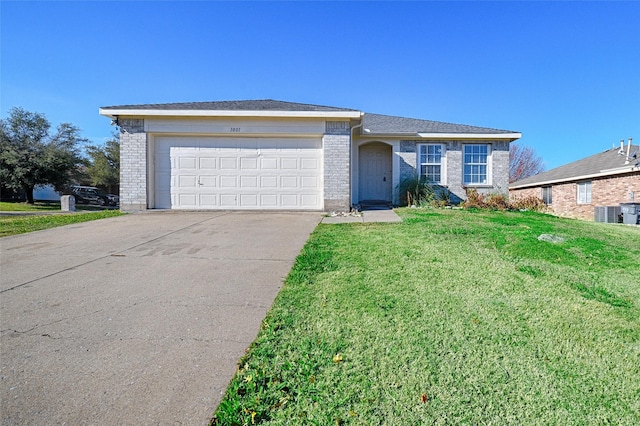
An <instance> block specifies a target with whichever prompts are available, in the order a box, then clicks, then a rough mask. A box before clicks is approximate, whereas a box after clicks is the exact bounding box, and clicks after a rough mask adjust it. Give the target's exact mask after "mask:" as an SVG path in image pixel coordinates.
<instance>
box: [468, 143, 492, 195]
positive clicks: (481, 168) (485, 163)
mask: <svg viewBox="0 0 640 426" xmlns="http://www.w3.org/2000/svg"><path fill="white" fill-rule="evenodd" d="M463 149H464V151H463V157H464V158H463V161H464V164H463V182H464V184H465V185H488V184H489V145H487V144H468V145H464V148H463Z"/></svg>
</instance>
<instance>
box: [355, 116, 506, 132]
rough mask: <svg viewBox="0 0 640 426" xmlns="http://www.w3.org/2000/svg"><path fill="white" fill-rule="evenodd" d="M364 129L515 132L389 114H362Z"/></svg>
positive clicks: (378, 130)
mask: <svg viewBox="0 0 640 426" xmlns="http://www.w3.org/2000/svg"><path fill="white" fill-rule="evenodd" d="M362 127H363V128H365V129H369V130H370V131H371V133H383V134H384V133H413V134H415V133H470V134H479V133H481V134H500V133H505V134H506V133H517V132H514V131H511V130H499V129H491V128H488V127H477V126H469V125H466V124H453V123H444V122H441V121H430V120H419V119H417V118H405V117H395V116H391V115H381V114H369V113H366V114H365V116H364V125H363V126H362Z"/></svg>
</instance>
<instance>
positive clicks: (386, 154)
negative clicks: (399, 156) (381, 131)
mask: <svg viewBox="0 0 640 426" xmlns="http://www.w3.org/2000/svg"><path fill="white" fill-rule="evenodd" d="M359 166H360V167H359V169H360V173H359V176H358V178H359V179H358V182H359V192H360V201H387V202H391V194H392V189H393V186H392V171H391V169H392V167H391V145H387V144H385V143H382V142H372V143H368V144H366V145H362V146H361V147H360V152H359Z"/></svg>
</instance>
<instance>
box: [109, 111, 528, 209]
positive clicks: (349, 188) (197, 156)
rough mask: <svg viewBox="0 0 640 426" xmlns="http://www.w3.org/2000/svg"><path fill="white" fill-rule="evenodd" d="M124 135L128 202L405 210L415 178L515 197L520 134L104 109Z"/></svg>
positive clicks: (346, 118)
mask: <svg viewBox="0 0 640 426" xmlns="http://www.w3.org/2000/svg"><path fill="white" fill-rule="evenodd" d="M100 114H102V115H104V116H107V117H110V118H111V119H112V120H113V124H116V125H117V126H118V127H119V128H120V132H121V134H120V145H121V154H120V164H121V169H120V175H121V177H120V206H121V209H122V210H127V211H131V210H144V209H187V210H189V209H191V210H195V209H197V210H205V209H225V210H234V209H254V210H262V209H265V210H269V209H272V210H275V209H279V210H320V211H330V210H342V211H347V210H349V209H350V208H351V206H353V205H354V204H359V203H361V202H385V203H390V204H391V203H398V202H399V190H398V187H399V184H400V182H401V181H402V180H403V179H405V178H407V177H410V176H412V175H415V174H416V173H419V174H421V175H422V176H424V177H426V178H428V179H429V180H430V181H432V182H434V183H437V184H439V185H441V186H443V187H446V188H447V189H449V190H450V191H451V193H452V194H453V196H452V198H454V199H456V198H461V199H463V198H465V191H464V187H474V188H477V189H478V190H479V191H480V192H503V193H506V192H507V191H508V174H509V143H510V142H512V141H514V140H516V139H518V138H520V137H521V134H520V133H518V132H513V131H509V130H498V129H491V128H486V127H476V126H468V125H460V124H451V123H442V122H437V121H429V120H419V119H412V118H405V117H394V116H387V115H379V114H369V113H364V112H361V111H358V110H354V109H347V108H336V107H326V106H319V105H309V104H299V103H292V102H282V101H274V100H249V101H219V102H194V103H173V104H145V105H123V106H110V107H103V108H100Z"/></svg>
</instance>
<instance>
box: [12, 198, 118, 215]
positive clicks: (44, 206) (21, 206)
mask: <svg viewBox="0 0 640 426" xmlns="http://www.w3.org/2000/svg"><path fill="white" fill-rule="evenodd" d="M107 209H110V210H115V209H116V208H115V207H102V206H95V205H90V204H76V210H77V211H102V210H107ZM47 211H60V202H57V201H51V202H45V201H36V202H35V203H34V204H29V203H16V202H8V201H0V212H47Z"/></svg>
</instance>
